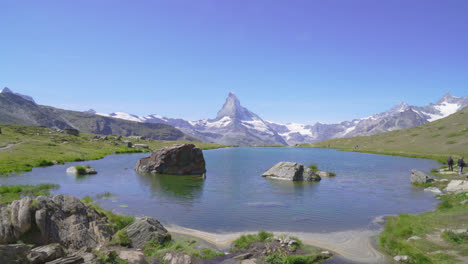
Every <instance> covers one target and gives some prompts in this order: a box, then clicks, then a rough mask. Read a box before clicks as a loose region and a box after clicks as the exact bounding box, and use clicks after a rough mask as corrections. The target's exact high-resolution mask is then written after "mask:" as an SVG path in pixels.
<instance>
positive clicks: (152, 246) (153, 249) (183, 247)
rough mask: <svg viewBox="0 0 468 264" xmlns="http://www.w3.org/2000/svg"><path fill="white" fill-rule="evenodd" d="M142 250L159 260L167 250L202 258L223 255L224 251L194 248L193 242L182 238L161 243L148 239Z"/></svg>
mask: <svg viewBox="0 0 468 264" xmlns="http://www.w3.org/2000/svg"><path fill="white" fill-rule="evenodd" d="M144 252H145V255H146V256H149V257H155V258H158V259H160V260H162V258H163V257H164V255H165V254H166V253H168V252H180V253H184V254H187V255H189V256H192V257H197V258H202V259H210V258H215V257H219V256H224V253H222V252H218V251H215V250H212V249H209V248H203V249H200V248H195V247H194V243H190V242H187V241H183V240H176V241H170V242H166V243H163V244H161V243H158V242H157V241H150V242H148V243H146V245H145V249H144Z"/></svg>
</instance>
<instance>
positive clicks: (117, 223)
mask: <svg viewBox="0 0 468 264" xmlns="http://www.w3.org/2000/svg"><path fill="white" fill-rule="evenodd" d="M81 201H82V202H83V203H85V204H86V205H87V206H89V207H90V208H93V209H94V210H96V211H97V212H98V213H99V214H102V215H104V216H106V218H107V220H109V222H110V225H111V228H113V229H114V232H117V231H119V230H122V229H123V228H125V227H126V226H127V225H129V224H131V223H133V221H135V217H133V216H127V215H121V214H115V213H113V212H112V211H110V210H104V209H102V208H101V207H100V206H98V205H96V204H94V203H93V199H92V198H91V197H89V196H85V197H84V198H83V199H82V200H81Z"/></svg>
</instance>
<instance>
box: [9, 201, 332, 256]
mask: <svg viewBox="0 0 468 264" xmlns="http://www.w3.org/2000/svg"><path fill="white" fill-rule="evenodd" d="M263 233H264V234H268V235H267V236H265V237H264V238H263V237H262V235H260V234H262V232H260V233H259V235H246V236H241V237H240V238H239V239H238V240H236V241H234V245H235V246H233V247H232V248H231V252H230V254H225V253H223V252H219V251H216V250H213V249H210V248H197V247H198V246H196V244H197V241H196V240H193V239H192V240H191V239H188V240H186V241H181V240H173V239H172V236H171V234H170V233H169V231H168V230H167V229H166V228H165V227H164V226H163V225H162V224H161V223H160V222H159V221H158V220H156V219H154V218H151V217H139V218H132V217H128V216H119V215H115V214H113V213H111V212H109V211H104V210H102V209H101V208H99V207H97V206H96V205H94V204H92V203H90V202H89V201H85V200H83V201H81V200H79V199H78V198H76V197H74V196H70V195H63V194H59V195H55V196H51V197H49V196H38V197H35V198H33V197H24V198H22V199H20V200H15V201H13V202H12V203H11V204H8V205H0V263H18V264H19V263H31V264H39V263H48V264H78V263H91V264H106V263H131V264H150V263H154V264H156V263H171V264H198V263H224V264H230V263H243V264H254V263H257V264H263V263H271V262H270V261H268V258H269V257H270V256H273V255H274V256H273V257H281V258H291V259H296V258H297V259H300V258H303V259H307V260H308V261H311V262H310V263H319V262H321V261H323V260H326V259H328V258H330V257H332V254H331V253H330V252H328V251H322V252H320V251H317V250H315V251H310V250H309V249H307V248H305V247H303V245H302V242H300V240H297V239H293V238H290V237H288V236H286V235H282V236H279V237H276V236H273V234H271V233H266V232H263ZM245 239H247V240H248V239H250V240H248V241H249V243H247V244H242V245H243V246H240V247H239V246H236V243H238V241H240V240H241V241H244V240H245ZM312 253H313V254H312Z"/></svg>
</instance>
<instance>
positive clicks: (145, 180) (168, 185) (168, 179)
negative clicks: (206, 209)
mask: <svg viewBox="0 0 468 264" xmlns="http://www.w3.org/2000/svg"><path fill="white" fill-rule="evenodd" d="M138 175H139V178H140V180H141V183H142V184H143V185H145V186H150V188H151V196H152V197H155V196H157V197H164V198H166V199H167V198H168V197H169V198H175V199H177V200H181V201H191V200H195V199H199V198H200V197H201V194H202V192H203V184H204V183H205V181H204V180H203V179H202V178H201V177H200V176H197V175H187V176H180V175H164V174H157V175H153V174H138Z"/></svg>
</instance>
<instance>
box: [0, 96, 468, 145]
mask: <svg viewBox="0 0 468 264" xmlns="http://www.w3.org/2000/svg"><path fill="white" fill-rule="evenodd" d="M467 106H468V97H455V96H452V95H451V94H449V93H447V94H445V95H444V96H443V97H442V98H441V99H440V100H439V101H437V103H435V104H432V103H431V104H429V105H426V106H422V107H420V106H410V105H408V104H407V103H405V102H402V103H400V104H398V105H396V106H394V107H392V108H391V109H389V110H388V111H385V112H382V113H378V114H374V115H371V116H369V117H366V118H359V119H354V120H351V121H344V122H341V123H337V124H323V123H315V124H313V125H307V124H298V123H288V124H280V123H276V122H271V121H266V120H263V119H262V118H261V117H260V116H259V115H257V114H255V113H253V112H251V111H249V110H248V109H247V108H245V107H244V106H242V105H241V103H240V101H239V99H238V98H237V97H236V95H235V94H233V93H229V95H228V97H227V99H226V101H225V103H224V105H223V107H222V108H221V109H220V110H219V111H218V113H217V115H216V117H215V118H213V119H204V120H198V121H187V120H184V119H181V118H169V117H163V116H160V115H156V114H152V115H148V116H137V115H132V114H128V113H125V112H116V113H111V114H103V113H96V111H94V110H92V109H90V110H87V111H84V112H78V111H70V110H64V109H58V108H54V107H51V106H44V105H38V104H36V102H35V101H34V99H33V98H31V97H30V96H27V95H23V94H18V93H14V92H12V91H11V90H10V89H8V88H6V87H5V88H4V89H3V90H2V91H1V92H0V123H13V124H22V125H41V126H47V127H52V128H60V129H63V128H67V127H73V128H77V129H78V130H80V131H83V132H89V133H95V134H104V135H109V134H117V135H123V136H129V135H141V136H146V137H149V138H153V139H164V140H182V139H187V140H195V139H198V140H201V141H203V142H214V143H218V144H226V145H241V146H253V145H275V144H281V145H295V144H300V143H310V142H318V141H323V140H327V139H334V138H345V137H355V136H367V135H374V134H379V133H382V132H386V131H392V130H398V129H404V128H410V127H414V126H418V125H422V124H425V123H429V122H432V121H435V120H438V119H441V118H444V117H446V116H449V115H451V114H453V113H455V112H457V111H459V110H461V109H462V108H464V107H467Z"/></svg>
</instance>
